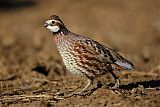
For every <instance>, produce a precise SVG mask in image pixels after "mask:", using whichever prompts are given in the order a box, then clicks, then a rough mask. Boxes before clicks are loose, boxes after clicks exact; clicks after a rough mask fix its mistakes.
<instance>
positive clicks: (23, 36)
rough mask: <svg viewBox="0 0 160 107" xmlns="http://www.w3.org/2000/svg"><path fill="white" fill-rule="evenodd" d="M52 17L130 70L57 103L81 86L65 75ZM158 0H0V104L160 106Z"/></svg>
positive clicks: (29, 106)
mask: <svg viewBox="0 0 160 107" xmlns="http://www.w3.org/2000/svg"><path fill="white" fill-rule="evenodd" d="M53 14H56V15H59V16H60V17H61V19H62V20H63V21H64V23H65V24H66V26H67V27H68V28H69V29H70V30H71V31H73V32H75V33H77V34H81V35H86V36H87V37H89V38H92V39H94V40H97V41H99V42H100V43H102V44H105V45H109V46H110V47H112V48H113V49H115V50H116V51H117V52H119V53H121V55H123V56H124V57H126V58H127V59H129V60H130V61H132V62H133V63H134V65H135V67H136V68H135V69H134V70H133V71H116V72H115V73H116V75H117V76H118V77H120V79H121V85H120V88H119V89H117V90H110V89H109V87H110V86H112V85H113V84H114V80H113V79H112V78H111V76H110V75H109V74H108V75H105V76H103V77H101V78H99V81H101V82H102V85H100V86H99V87H98V88H95V89H93V90H92V93H91V94H88V95H84V96H79V95H74V96H71V97H68V98H64V99H59V98H57V94H58V93H59V94H60V95H61V96H63V93H66V92H70V91H72V90H74V89H76V88H77V87H79V86H81V85H83V84H84V83H85V80H83V79H81V78H77V76H75V75H72V74H70V73H69V72H68V71H67V70H66V68H65V66H64V64H63V62H62V59H61V57H60V55H59V53H58V51H57V49H56V46H55V43H54V41H53V36H52V34H51V33H50V32H49V31H48V30H46V29H45V28H43V24H44V20H45V19H46V18H48V17H49V16H51V15H53ZM159 99H160V2H159V0H14V2H13V1H12V0H1V2H0V106H2V107H8V106H10V107H14V106H15V107H22V106H23V107H50V106H55V107H65V106H67V107H104V106H107V107H114V106H115V107H142V106H143V107H160V100H159Z"/></svg>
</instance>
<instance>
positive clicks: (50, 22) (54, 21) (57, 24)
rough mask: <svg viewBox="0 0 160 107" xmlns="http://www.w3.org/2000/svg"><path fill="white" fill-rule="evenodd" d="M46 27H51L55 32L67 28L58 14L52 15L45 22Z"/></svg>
mask: <svg viewBox="0 0 160 107" xmlns="http://www.w3.org/2000/svg"><path fill="white" fill-rule="evenodd" d="M44 27H46V28H47V29H49V30H50V31H51V32H52V33H53V34H57V33H59V32H61V31H62V30H64V29H66V27H65V25H64V24H63V22H62V21H61V20H60V18H59V17H58V16H57V15H52V16H50V17H49V18H48V19H47V20H46V21H45V24H44Z"/></svg>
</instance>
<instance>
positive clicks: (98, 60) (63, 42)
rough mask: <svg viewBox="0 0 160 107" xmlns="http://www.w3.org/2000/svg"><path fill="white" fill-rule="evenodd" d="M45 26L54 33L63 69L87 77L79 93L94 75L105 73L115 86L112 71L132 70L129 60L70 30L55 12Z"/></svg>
mask: <svg viewBox="0 0 160 107" xmlns="http://www.w3.org/2000/svg"><path fill="white" fill-rule="evenodd" d="M44 26H45V27H47V28H48V29H49V30H50V31H51V32H52V33H53V35H54V40H55V42H56V44H57V48H58V50H59V52H60V54H61V56H62V59H63V61H64V64H65V65H66V68H67V69H68V70H69V71H70V72H71V73H73V74H76V75H79V76H81V77H85V78H87V80H88V84H87V85H86V86H85V87H84V88H83V89H82V91H80V92H79V93H82V92H84V91H86V90H87V88H88V87H89V86H90V85H91V84H92V82H93V80H94V79H96V77H98V76H102V75H104V74H106V73H108V72H109V73H111V75H112V76H113V77H114V79H115V81H116V83H115V86H114V87H113V88H117V87H119V79H118V77H117V76H116V75H115V74H114V73H113V71H114V70H131V69H133V64H132V63H131V62H129V61H128V60H126V59H124V58H123V57H122V56H121V55H119V54H118V53H116V52H114V51H113V50H112V49H110V48H108V47H106V46H104V45H102V44H100V43H98V42H96V41H94V40H92V39H90V38H87V37H84V36H80V35H77V34H75V33H73V32H70V31H69V30H68V29H67V28H66V27H65V25H64V24H63V22H62V21H61V20H60V19H59V17H58V16H56V15H53V16H51V17H50V18H49V19H48V20H47V21H46V23H45V25H44Z"/></svg>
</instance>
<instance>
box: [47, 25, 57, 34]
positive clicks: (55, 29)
mask: <svg viewBox="0 0 160 107" xmlns="http://www.w3.org/2000/svg"><path fill="white" fill-rule="evenodd" d="M47 29H49V30H50V31H51V32H58V31H59V29H60V28H59V26H50V25H49V26H47Z"/></svg>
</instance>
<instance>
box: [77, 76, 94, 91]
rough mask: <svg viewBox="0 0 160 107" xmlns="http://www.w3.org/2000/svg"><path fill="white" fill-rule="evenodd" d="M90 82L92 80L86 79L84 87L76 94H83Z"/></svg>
mask: <svg viewBox="0 0 160 107" xmlns="http://www.w3.org/2000/svg"><path fill="white" fill-rule="evenodd" d="M92 83H93V80H91V79H87V84H86V85H85V87H84V88H83V89H82V90H81V91H79V92H77V93H76V94H83V92H85V91H86V90H87V89H88V88H89V87H90V85H91V84H92Z"/></svg>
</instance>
